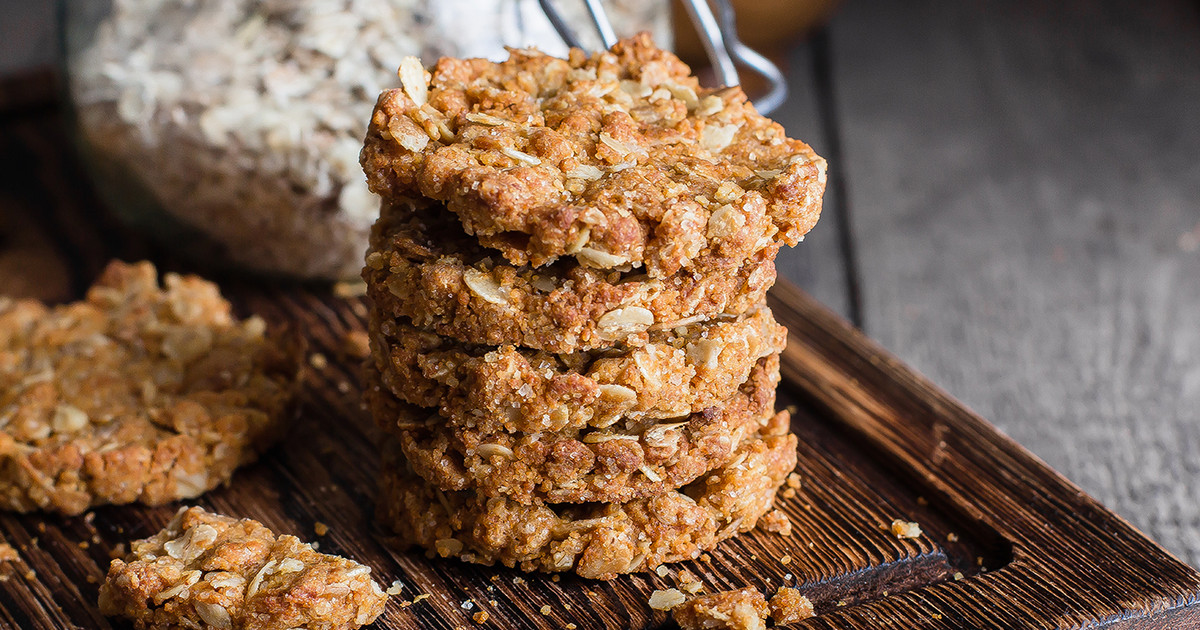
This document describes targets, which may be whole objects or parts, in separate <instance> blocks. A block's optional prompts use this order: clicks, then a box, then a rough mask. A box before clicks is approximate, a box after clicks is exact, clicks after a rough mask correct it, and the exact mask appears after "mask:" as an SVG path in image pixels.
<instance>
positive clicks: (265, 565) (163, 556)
mask: <svg viewBox="0 0 1200 630" xmlns="http://www.w3.org/2000/svg"><path fill="white" fill-rule="evenodd" d="M131 548H132V550H131V551H130V553H129V555H127V556H126V557H125V558H124V559H117V560H113V561H112V564H110V565H109V567H108V578H107V579H106V580H105V582H104V584H102V585H101V586H100V611H101V612H102V613H104V614H105V615H108V616H114V617H125V618H127V619H130V620H132V621H133V623H134V625H136V626H137V627H138V628H143V629H148V630H159V629H162V630H168V629H175V628H237V629H239V630H280V629H283V628H311V629H314V630H350V629H352V628H358V627H360V626H363V625H365V624H368V623H371V622H372V621H374V620H375V618H376V617H378V616H379V615H380V613H382V612H383V606H384V603H385V602H386V601H387V595H386V594H385V593H384V592H383V591H382V590H381V589H380V588H379V585H378V584H376V583H375V581H374V580H372V579H371V568H370V567H366V566H363V565H361V564H359V563H357V562H354V561H352V560H347V559H346V558H341V557H338V556H331V555H328V554H323V553H317V552H316V551H314V550H313V548H312V547H311V546H310V545H307V544H305V543H302V542H300V539H298V538H296V537H295V536H287V535H282V536H277V535H276V534H275V533H274V532H272V531H271V530H269V529H267V528H266V527H264V526H263V525H262V523H259V522H258V521H253V520H250V519H240V520H239V519H234V518H230V517H228V516H222V515H220V514H213V513H210V512H206V511H204V510H203V509H201V508H198V507H193V508H183V509H181V510H180V511H179V513H178V514H176V516H175V518H174V520H172V521H171V523H170V524H168V525H167V527H166V529H163V530H162V531H160V532H159V533H157V534H155V535H153V536H151V537H150V538H146V539H144V540H139V541H136V542H134V543H133V544H132V545H131Z"/></svg>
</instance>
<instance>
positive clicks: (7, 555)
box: [0, 543, 21, 562]
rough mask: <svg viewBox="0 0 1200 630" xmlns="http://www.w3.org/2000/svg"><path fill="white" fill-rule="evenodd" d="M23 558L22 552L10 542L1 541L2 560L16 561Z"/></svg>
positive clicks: (0, 560)
mask: <svg viewBox="0 0 1200 630" xmlns="http://www.w3.org/2000/svg"><path fill="white" fill-rule="evenodd" d="M20 559H21V554H19V553H17V550H16V549H14V548H13V546H12V545H10V544H8V543H0V562H16V561H17V560H20Z"/></svg>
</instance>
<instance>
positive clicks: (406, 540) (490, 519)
mask: <svg viewBox="0 0 1200 630" xmlns="http://www.w3.org/2000/svg"><path fill="white" fill-rule="evenodd" d="M787 423H788V418H787V413H786V412H782V413H780V414H777V415H776V417H775V418H774V419H773V420H772V421H771V422H770V423H768V425H767V427H766V428H765V429H764V430H763V436H764V437H761V438H753V439H749V440H747V441H745V442H744V443H743V444H742V445H741V447H740V448H739V449H738V452H737V455H736V457H734V459H733V460H732V461H731V462H730V463H728V464H726V465H725V466H722V467H721V468H718V469H716V470H713V471H712V472H711V473H710V474H708V475H705V476H704V477H703V478H702V479H700V480H697V481H695V482H693V483H691V484H690V485H688V486H685V487H683V488H681V489H679V490H676V491H668V492H665V493H663V494H660V495H656V496H652V497H647V498H644V499H638V500H635V501H630V502H628V503H609V504H595V503H593V504H577V505H535V506H529V505H522V504H520V503H517V502H515V501H513V500H511V499H506V498H487V497H483V496H481V495H479V494H477V493H475V492H441V491H439V490H437V489H435V488H433V487H432V486H430V485H429V484H427V483H425V481H424V480H423V479H421V478H420V477H419V476H417V475H416V474H414V473H412V472H409V471H408V470H406V466H405V462H404V458H403V455H401V454H400V453H399V452H398V451H399V448H398V447H396V446H395V445H392V447H391V448H390V449H389V450H388V451H386V452H385V467H384V471H383V477H382V486H381V489H380V497H379V504H378V510H379V518H380V520H381V522H382V523H383V524H384V525H385V526H386V527H389V528H391V529H392V530H393V531H395V532H396V533H397V534H398V535H399V540H398V542H400V543H402V544H409V545H418V546H421V547H424V548H426V549H429V550H431V551H433V552H436V553H438V554H440V555H441V556H443V557H451V556H453V557H456V558H459V559H461V560H465V561H468V562H477V563H480V564H495V563H497V562H498V563H501V564H504V565H507V566H510V567H519V568H521V569H522V570H525V571H546V572H558V571H574V572H576V573H578V574H579V575H581V576H583V577H585V578H592V579H601V580H608V579H612V578H614V577H616V576H617V575H618V574H622V573H631V572H635V571H646V570H651V569H653V568H655V567H657V566H658V565H660V564H664V563H668V562H679V561H683V560H690V559H695V558H696V557H698V556H699V555H700V554H701V552H703V551H706V550H710V549H712V548H713V547H715V546H716V545H717V543H719V542H720V541H722V540H725V539H726V538H729V537H730V536H733V535H735V534H737V533H739V532H744V531H749V530H750V529H751V528H753V527H754V524H755V523H756V522H757V520H758V518H759V517H760V516H762V514H764V513H765V512H766V511H767V510H769V509H770V508H771V505H772V502H773V500H774V496H775V491H776V490H777V489H778V488H779V486H780V484H782V483H783V480H784V477H785V476H786V475H787V473H788V472H790V471H791V470H792V468H794V467H795V465H796V437H795V436H794V435H791V434H788V433H787Z"/></svg>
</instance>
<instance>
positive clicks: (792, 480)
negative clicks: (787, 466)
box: [787, 473, 800, 490]
mask: <svg viewBox="0 0 1200 630" xmlns="http://www.w3.org/2000/svg"><path fill="white" fill-rule="evenodd" d="M787 487H789V488H791V489H793V490H799V489H800V475H797V474H796V473H791V474H789V475H788V476H787Z"/></svg>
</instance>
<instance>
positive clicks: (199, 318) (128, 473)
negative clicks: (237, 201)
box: [0, 262, 300, 515]
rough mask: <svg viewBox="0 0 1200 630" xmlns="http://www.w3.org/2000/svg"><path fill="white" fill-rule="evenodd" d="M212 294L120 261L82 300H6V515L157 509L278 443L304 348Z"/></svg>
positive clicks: (0, 407) (1, 492)
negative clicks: (116, 506) (271, 334)
mask: <svg viewBox="0 0 1200 630" xmlns="http://www.w3.org/2000/svg"><path fill="white" fill-rule="evenodd" d="M264 332H265V324H264V323H263V321H262V320H261V319H259V318H257V317H251V318H249V319H246V320H244V321H237V320H235V319H234V318H233V317H232V316H231V314H230V306H229V303H228V302H226V301H225V300H224V299H223V298H222V297H221V295H220V293H219V292H218V290H217V287H216V285H213V284H212V283H209V282H206V281H204V280H201V279H199V278H196V277H192V276H179V275H175V274H166V277H165V287H164V288H160V287H159V283H158V278H157V274H156V272H155V269H154V266H153V265H151V264H150V263H139V264H125V263H121V262H114V263H112V264H110V265H109V266H108V268H107V269H106V270H105V271H104V273H103V275H102V276H101V277H100V279H99V280H98V281H97V282H96V284H95V286H93V287H92V288H91V289H90V290H89V291H88V294H87V297H86V299H84V300H82V301H80V302H75V303H72V304H67V305H63V306H59V307H55V308H48V307H46V306H45V305H43V304H41V303H39V302H35V301H30V300H25V301H11V300H2V299H0V508H3V509H9V510H17V511H21V512H29V511H34V510H44V511H49V512H58V513H60V514H67V515H71V514H79V513H80V512H83V511H84V510H86V509H87V508H88V507H90V506H94V505H101V504H110V503H130V502H135V501H137V502H141V503H145V504H149V505H156V504H161V503H166V502H169V501H174V500H176V499H181V498H189V497H195V496H197V495H200V494H202V493H204V492H206V491H208V490H210V489H212V488H214V487H216V486H217V485H219V484H221V483H224V482H226V481H228V480H229V478H230V476H231V475H232V474H233V471H234V469H235V468H237V467H238V466H240V465H242V464H246V463H248V462H250V461H253V460H254V459H255V458H256V457H257V456H258V454H259V453H260V452H261V451H262V450H264V449H265V448H266V447H267V446H269V445H270V444H271V443H272V442H274V441H275V440H276V438H278V437H279V436H280V434H281V433H282V430H283V426H284V422H285V420H286V418H287V417H288V416H289V414H290V411H291V409H292V401H293V400H294V396H295V393H296V388H297V387H298V373H299V355H300V353H299V348H298V347H297V346H296V345H295V344H281V343H279V342H276V341H273V340H271V339H269V338H267V337H266V336H265V335H264Z"/></svg>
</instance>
